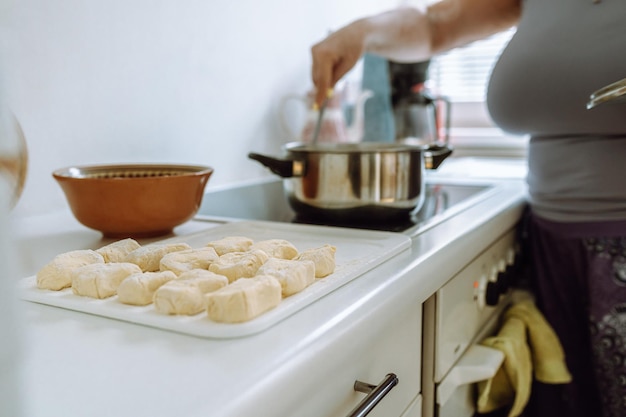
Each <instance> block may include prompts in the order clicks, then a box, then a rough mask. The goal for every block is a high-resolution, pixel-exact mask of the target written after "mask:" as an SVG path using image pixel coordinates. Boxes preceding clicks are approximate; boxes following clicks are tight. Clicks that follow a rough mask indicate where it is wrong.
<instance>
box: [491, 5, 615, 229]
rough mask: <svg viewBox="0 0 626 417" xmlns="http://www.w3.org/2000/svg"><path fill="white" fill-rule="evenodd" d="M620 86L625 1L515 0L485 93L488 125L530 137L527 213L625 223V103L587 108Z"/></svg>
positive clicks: (558, 219)
mask: <svg viewBox="0 0 626 417" xmlns="http://www.w3.org/2000/svg"><path fill="white" fill-rule="evenodd" d="M623 78H626V0H602V1H601V2H600V3H594V2H593V0H523V8H522V17H521V20H520V22H519V25H518V28H517V32H516V34H515V35H514V36H513V38H512V39H511V42H510V43H509V45H508V46H507V48H506V49H505V50H504V52H503V53H502V56H501V57H500V59H499V61H498V63H497V64H496V66H495V68H494V71H493V74H492V77H491V80H490V84H489V89H488V94H487V104H488V108H489V112H490V114H491V116H492V118H493V120H494V121H495V122H496V123H497V124H498V125H499V126H500V127H501V128H502V129H504V130H506V131H510V132H514V133H524V134H529V135H530V137H531V140H530V144H529V156H528V157H529V161H528V163H529V174H528V188H529V196H530V203H531V205H532V207H533V209H534V211H535V212H536V213H537V214H538V215H540V216H542V217H545V218H547V219H550V220H556V221H596V220H626V104H603V105H600V106H599V107H597V108H594V109H591V110H587V109H586V103H587V101H588V99H589V95H590V94H591V93H592V92H593V91H595V90H597V89H599V88H601V87H603V86H605V85H607V84H610V83H612V82H615V81H618V80H621V79H623Z"/></svg>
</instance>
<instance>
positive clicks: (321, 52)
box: [311, 21, 365, 105]
mask: <svg viewBox="0 0 626 417" xmlns="http://www.w3.org/2000/svg"><path fill="white" fill-rule="evenodd" d="M364 39H365V30H364V28H363V25H362V21H356V22H353V23H351V24H349V25H347V26H345V27H343V28H341V29H340V30H338V31H336V32H333V33H331V34H330V35H329V36H328V37H327V38H326V39H324V40H322V41H321V42H318V43H317V44H315V45H313V46H312V47H311V55H312V58H313V65H312V69H311V78H312V80H313V84H314V85H315V88H316V93H315V104H316V105H320V104H322V102H323V101H324V100H325V99H326V98H327V97H329V96H330V95H332V91H333V90H332V89H333V87H334V86H335V83H337V81H339V80H340V79H341V77H343V76H344V75H345V74H346V73H347V72H348V71H350V69H352V67H354V65H355V64H356V63H357V62H358V60H359V59H360V58H361V55H363V52H364V49H365V46H364V43H365V41H364Z"/></svg>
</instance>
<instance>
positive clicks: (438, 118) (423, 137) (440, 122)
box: [393, 84, 451, 145]
mask: <svg viewBox="0 0 626 417" xmlns="http://www.w3.org/2000/svg"><path fill="white" fill-rule="evenodd" d="M450 111H451V104H450V100H449V99H447V98H446V97H443V96H437V95H434V94H432V93H430V92H429V91H428V90H427V89H426V88H425V87H424V85H423V84H417V85H415V86H413V87H412V88H411V90H410V92H409V93H408V94H406V95H404V96H403V97H402V98H400V99H399V100H398V101H397V102H395V103H394V106H393V116H394V117H393V118H394V123H395V132H396V133H395V140H396V142H402V143H408V144H415V145H428V144H446V145H447V144H448V143H449V141H450ZM442 128H443V129H442ZM442 130H443V133H442Z"/></svg>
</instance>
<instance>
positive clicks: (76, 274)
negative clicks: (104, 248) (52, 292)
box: [72, 262, 141, 298]
mask: <svg viewBox="0 0 626 417" xmlns="http://www.w3.org/2000/svg"><path fill="white" fill-rule="evenodd" d="M135 273H141V268H139V267H138V266H137V265H135V264H132V263H129V262H119V263H102V264H91V265H85V266H81V267H80V268H77V269H75V270H74V271H72V292H73V293H74V294H76V295H82V296H85V297H91V298H109V297H112V296H114V295H115V294H116V292H117V288H118V287H119V285H120V283H121V282H122V281H123V280H125V279H126V277H128V276H129V275H132V274H135Z"/></svg>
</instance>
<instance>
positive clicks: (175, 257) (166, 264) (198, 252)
mask: <svg viewBox="0 0 626 417" xmlns="http://www.w3.org/2000/svg"><path fill="white" fill-rule="evenodd" d="M217 258H219V255H218V254H217V252H215V249H213V248H211V247H204V248H198V249H187V250H181V251H178V252H172V253H168V254H167V255H165V256H164V257H163V258H161V262H160V265H159V268H160V270H161V271H172V272H173V273H175V274H176V275H180V274H182V273H183V272H185V271H190V270H192V269H208V268H209V265H211V263H213V262H215V261H217Z"/></svg>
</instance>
